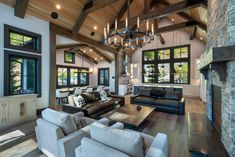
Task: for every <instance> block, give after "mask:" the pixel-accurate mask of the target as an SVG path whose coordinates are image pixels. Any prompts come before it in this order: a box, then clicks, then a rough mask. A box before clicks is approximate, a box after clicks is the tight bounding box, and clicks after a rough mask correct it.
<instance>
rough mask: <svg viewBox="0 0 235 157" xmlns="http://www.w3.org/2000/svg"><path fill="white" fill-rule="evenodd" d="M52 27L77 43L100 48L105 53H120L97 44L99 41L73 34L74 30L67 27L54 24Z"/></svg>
mask: <svg viewBox="0 0 235 157" xmlns="http://www.w3.org/2000/svg"><path fill="white" fill-rule="evenodd" d="M50 27H51V29H53V30H54V31H55V32H56V34H58V35H61V36H64V37H67V38H70V39H72V40H75V41H78V42H81V43H84V44H87V45H89V46H93V47H97V48H99V49H101V50H104V51H107V52H110V53H113V54H116V53H118V51H117V50H116V49H114V48H112V47H109V46H106V45H103V44H101V43H100V42H97V41H95V40H93V39H90V38H88V37H86V36H83V35H81V34H79V33H76V34H73V33H72V30H70V29H67V28H65V27H62V26H59V25H57V24H53V23H51V24H50Z"/></svg>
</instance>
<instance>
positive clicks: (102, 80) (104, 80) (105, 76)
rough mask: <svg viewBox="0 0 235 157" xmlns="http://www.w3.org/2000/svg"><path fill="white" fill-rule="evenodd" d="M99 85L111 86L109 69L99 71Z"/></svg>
mask: <svg viewBox="0 0 235 157" xmlns="http://www.w3.org/2000/svg"><path fill="white" fill-rule="evenodd" d="M98 84H99V85H103V86H109V68H100V69H98Z"/></svg>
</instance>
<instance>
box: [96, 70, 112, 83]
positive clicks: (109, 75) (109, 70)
mask: <svg viewBox="0 0 235 157" xmlns="http://www.w3.org/2000/svg"><path fill="white" fill-rule="evenodd" d="M102 70H104V71H106V70H108V78H109V77H110V70H109V68H98V85H100V86H109V84H110V82H109V81H110V80H109V79H108V82H105V81H104V82H105V83H103V84H101V83H100V71H102ZM104 74H105V72H104Z"/></svg>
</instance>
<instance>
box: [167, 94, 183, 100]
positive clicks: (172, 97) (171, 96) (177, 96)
mask: <svg viewBox="0 0 235 157" xmlns="http://www.w3.org/2000/svg"><path fill="white" fill-rule="evenodd" d="M164 98H165V99H169V100H180V99H181V97H180V94H179V93H176V92H166V94H165V96H164Z"/></svg>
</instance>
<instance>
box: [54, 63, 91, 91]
mask: <svg viewBox="0 0 235 157" xmlns="http://www.w3.org/2000/svg"><path fill="white" fill-rule="evenodd" d="M88 71H89V69H88V68H81V67H72V66H63V65H58V66H57V88H62V87H75V86H87V85H89V72H88Z"/></svg>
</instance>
